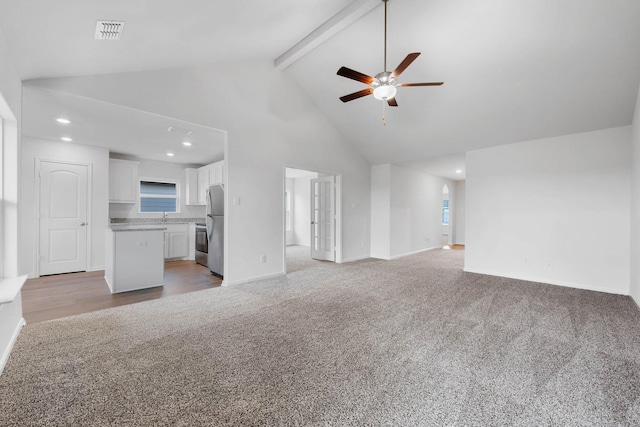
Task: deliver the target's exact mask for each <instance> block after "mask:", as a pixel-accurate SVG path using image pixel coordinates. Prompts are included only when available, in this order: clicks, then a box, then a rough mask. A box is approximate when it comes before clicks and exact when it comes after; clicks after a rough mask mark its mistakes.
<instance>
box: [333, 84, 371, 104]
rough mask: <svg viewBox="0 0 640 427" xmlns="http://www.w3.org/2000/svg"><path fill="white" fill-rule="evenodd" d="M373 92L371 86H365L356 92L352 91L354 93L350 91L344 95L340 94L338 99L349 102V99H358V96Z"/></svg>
mask: <svg viewBox="0 0 640 427" xmlns="http://www.w3.org/2000/svg"><path fill="white" fill-rule="evenodd" d="M372 93H373V88H370V87H368V88H366V89H362V90H360V91H358V92H354V93H350V94H349V95H345V96H341V97H340V101H342V102H349V101H353V100H354V99H358V98H362V97H363V96H367V95H371V94H372Z"/></svg>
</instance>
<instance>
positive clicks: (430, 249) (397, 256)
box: [389, 246, 442, 260]
mask: <svg viewBox="0 0 640 427" xmlns="http://www.w3.org/2000/svg"><path fill="white" fill-rule="evenodd" d="M434 249H442V246H433V247H431V248H426V249H420V250H418V251H413V252H406V253H404V254H400V255H394V256H392V257H390V258H389V260H394V259H398V258H404V257H406V256H409V255H415V254H419V253H421V252H427V251H432V250H434Z"/></svg>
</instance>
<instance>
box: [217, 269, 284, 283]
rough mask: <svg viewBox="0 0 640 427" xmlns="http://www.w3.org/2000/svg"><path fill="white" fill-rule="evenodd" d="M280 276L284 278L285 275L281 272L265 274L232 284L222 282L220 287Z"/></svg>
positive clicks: (235, 281)
mask: <svg viewBox="0 0 640 427" xmlns="http://www.w3.org/2000/svg"><path fill="white" fill-rule="evenodd" d="M281 276H285V273H284V272H282V271H281V272H280V273H272V274H265V275H264V276H255V277H250V278H248V279H241V280H234V281H233V282H230V281H228V280H223V281H222V286H235V285H244V284H246V283H251V282H257V281H259V280H266V279H273V278H274V277H281Z"/></svg>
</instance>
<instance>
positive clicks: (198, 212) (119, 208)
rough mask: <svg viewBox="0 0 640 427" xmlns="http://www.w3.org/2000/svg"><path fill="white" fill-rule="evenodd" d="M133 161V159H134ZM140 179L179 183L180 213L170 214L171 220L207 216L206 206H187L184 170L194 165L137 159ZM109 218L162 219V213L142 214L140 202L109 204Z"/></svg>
mask: <svg viewBox="0 0 640 427" xmlns="http://www.w3.org/2000/svg"><path fill="white" fill-rule="evenodd" d="M132 160H133V159H132ZM135 160H136V161H138V162H140V163H139V165H138V176H139V177H140V178H156V179H167V180H173V181H177V182H178V183H179V191H180V213H175V214H168V217H169V218H202V219H204V216H205V207H204V206H193V205H186V204H185V201H186V191H187V190H186V182H185V174H184V169H185V168H186V167H191V166H192V165H180V164H177V163H171V162H159V161H155V160H146V159H142V160H140V159H135ZM109 218H162V214H161V213H140V202H139V200H136V203H134V204H126V203H109Z"/></svg>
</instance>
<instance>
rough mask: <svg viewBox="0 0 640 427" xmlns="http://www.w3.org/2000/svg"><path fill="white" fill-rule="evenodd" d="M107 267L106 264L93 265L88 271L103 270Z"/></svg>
mask: <svg viewBox="0 0 640 427" xmlns="http://www.w3.org/2000/svg"><path fill="white" fill-rule="evenodd" d="M106 269H107V267H106V266H104V265H95V266H93V267H90V268H88V269H87V272H90V271H102V270H106Z"/></svg>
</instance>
